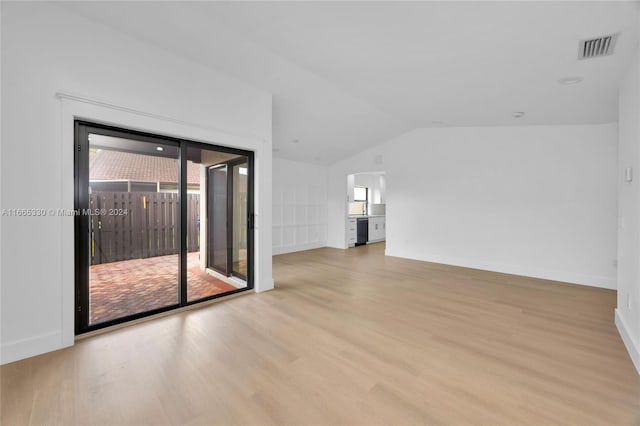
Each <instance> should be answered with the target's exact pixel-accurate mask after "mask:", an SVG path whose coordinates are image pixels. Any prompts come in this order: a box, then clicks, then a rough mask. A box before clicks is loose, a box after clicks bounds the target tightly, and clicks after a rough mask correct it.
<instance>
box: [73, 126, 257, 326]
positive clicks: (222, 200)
mask: <svg viewBox="0 0 640 426" xmlns="http://www.w3.org/2000/svg"><path fill="white" fill-rule="evenodd" d="M75 126H76V128H75V144H76V150H75V151H76V156H75V208H76V210H75V212H76V217H75V238H76V244H75V252H76V254H75V264H76V334H79V333H84V332H86V331H91V330H94V329H98V328H102V327H106V326H110V325H114V324H117V323H121V322H125V321H129V320H133V319H137V318H140V317H144V316H148V315H152V314H156V313H159V312H163V311H166V310H170V309H175V308H177V307H181V306H185V305H189V304H192V303H198V302H201V301H205V300H209V299H212V298H215V297H220V296H223V295H228V294H230V293H235V292H239V291H244V290H247V289H251V288H253V264H252V259H253V256H252V250H253V232H251V231H252V230H253V226H252V224H253V153H252V152H250V151H243V150H237V149H231V148H226V147H219V146H212V145H208V144H202V143H198V142H193V141H187V140H181V139H176V138H169V137H164V136H159V135H152V134H147V133H141V132H136V131H131V130H126V129H120V128H115V127H110V126H103V125H98V124H94V123H87V122H82V121H77V122H76V124H75ZM222 170H225V173H226V175H225V180H224V185H223V184H222V183H221V182H222V181H220V176H218V177H215V178H211V175H212V174H213V175H216V174H217V175H219V172H221V171H222ZM214 171H215V172H214ZM223 251H224V260H225V268H224V269H221V268H220V267H219V266H221V265H222V263H221V259H222V258H221V256H222V252H223ZM210 261H213V263H211V262H210Z"/></svg>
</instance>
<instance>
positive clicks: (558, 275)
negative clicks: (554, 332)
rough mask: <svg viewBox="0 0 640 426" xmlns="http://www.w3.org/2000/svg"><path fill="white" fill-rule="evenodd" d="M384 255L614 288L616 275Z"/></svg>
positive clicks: (394, 253) (394, 252) (397, 253)
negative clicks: (608, 275) (604, 275)
mask: <svg viewBox="0 0 640 426" xmlns="http://www.w3.org/2000/svg"><path fill="white" fill-rule="evenodd" d="M385 255H386V256H395V257H402V258H405V259H413V260H421V261H423V262H433V263H441V264H445V265H452V266H461V267H463V268H472V269H482V270H485V271H492V272H500V273H503V274H512V275H520V276H524V277H531V278H540V279H544V280H552V281H560V282H565V283H570V284H580V285H586V286H590V287H599V288H606V289H609V290H615V289H616V277H615V276H611V277H603V276H597V275H587V274H579V273H574V272H569V271H558V270H548V269H540V268H535V267H534V268H532V267H528V266H522V265H511V264H504V263H497V262H486V261H480V260H472V259H460V258H451V257H446V256H437V255H426V256H411V255H407V254H406V253H402V251H399V250H393V249H389V248H387V249H386V250H385Z"/></svg>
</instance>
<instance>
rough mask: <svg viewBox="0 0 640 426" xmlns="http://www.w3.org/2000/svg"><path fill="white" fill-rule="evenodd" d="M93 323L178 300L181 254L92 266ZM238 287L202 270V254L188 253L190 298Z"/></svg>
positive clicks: (188, 288) (91, 302)
mask: <svg viewBox="0 0 640 426" xmlns="http://www.w3.org/2000/svg"><path fill="white" fill-rule="evenodd" d="M89 273H90V286H89V288H90V290H89V297H90V312H89V322H90V324H96V323H100V322H104V321H108V320H112V319H115V318H120V317H123V316H126V315H132V314H135V313H139V312H146V311H150V310H152V309H157V308H161V307H164V306H169V305H173V304H177V303H178V255H177V254H175V255H169V256H158V257H151V258H146V259H133V260H125V261H121V262H111V263H103V264H100V265H93V266H91V267H90V271H89ZM232 290H236V287H234V286H232V285H231V284H227V283H225V282H224V281H221V280H219V279H217V278H215V277H213V276H211V275H209V274H207V273H206V272H204V271H202V270H200V261H199V253H198V252H195V253H189V254H188V255H187V297H188V300H189V301H192V300H197V299H201V298H203V297H207V296H213V295H216V294H220V293H226V292H228V291H232Z"/></svg>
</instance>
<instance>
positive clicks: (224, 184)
mask: <svg viewBox="0 0 640 426" xmlns="http://www.w3.org/2000/svg"><path fill="white" fill-rule="evenodd" d="M237 164H245V166H244V168H245V170H241V169H240V168H239V167H237V166H236V165H237ZM247 164H248V161H247V157H246V156H241V155H237V154H232V153H226V152H220V151H216V150H214V149H206V148H202V147H191V146H189V147H188V148H187V171H188V186H187V189H188V195H187V219H188V220H187V221H188V223H196V224H197V231H193V232H192V228H194V227H193V226H192V225H188V236H187V252H188V253H187V301H188V302H192V301H195V300H201V299H206V298H211V297H215V296H218V295H220V294H225V293H229V292H233V291H238V289H243V288H246V287H247V263H246V257H247V240H246V239H247V230H246V224H247V212H248V210H247V202H248V199H247V198H248V197H247V186H248V180H247V170H246V169H247ZM240 173H245V174H244V175H242V176H238V175H239V174H240ZM238 182H239V184H238ZM238 185H239V186H238ZM234 188H239V189H238V190H234ZM240 188H243V189H240ZM236 205H238V206H239V207H237V208H236V207H235V206H236ZM238 209H242V210H241V211H240V213H237V212H238ZM242 215H244V219H242V220H241V219H240V218H241V216H242ZM240 221H241V222H242V225H244V230H241V229H240V226H236V224H239V223H240ZM234 232H235V233H234ZM238 232H241V236H237V237H236V235H238V234H237V233H238ZM242 238H244V242H243V241H242ZM242 250H244V253H242ZM234 259H235V260H236V261H238V262H239V261H240V259H243V260H244V262H243V267H242V268H241V269H239V268H238V267H237V266H236V265H235V263H234V262H233V260H234ZM241 274H242V275H241Z"/></svg>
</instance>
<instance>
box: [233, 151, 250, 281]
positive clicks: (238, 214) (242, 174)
mask: <svg viewBox="0 0 640 426" xmlns="http://www.w3.org/2000/svg"><path fill="white" fill-rule="evenodd" d="M248 173H249V167H248V163H247V161H245V160H244V159H243V161H242V162H241V163H240V164H235V165H233V166H232V176H233V185H232V191H233V192H232V198H233V204H232V208H233V211H232V216H233V230H232V233H233V237H232V250H231V251H232V264H231V273H232V274H233V275H234V276H236V277H238V278H241V279H243V280H246V279H247V219H248V215H247V194H248V192H247V186H248V185H247V184H248Z"/></svg>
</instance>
